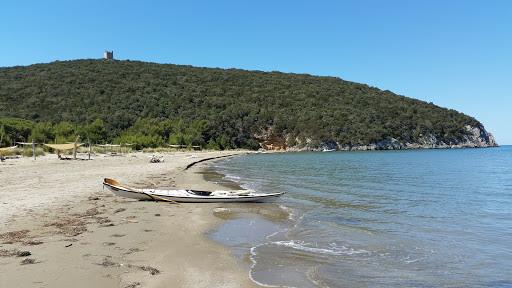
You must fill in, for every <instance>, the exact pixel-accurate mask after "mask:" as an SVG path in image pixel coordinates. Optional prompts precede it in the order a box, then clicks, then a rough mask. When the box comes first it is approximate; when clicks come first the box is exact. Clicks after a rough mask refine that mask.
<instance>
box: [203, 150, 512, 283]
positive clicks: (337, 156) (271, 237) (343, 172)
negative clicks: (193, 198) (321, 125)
mask: <svg viewBox="0 0 512 288" xmlns="http://www.w3.org/2000/svg"><path fill="white" fill-rule="evenodd" d="M215 165H216V169H217V170H218V171H219V172H221V173H223V174H225V175H226V177H227V178H229V179H232V180H235V181H237V182H239V183H241V184H242V185H243V186H245V187H247V188H252V189H255V190H257V191H260V192H277V191H285V192H287V194H286V195H285V196H284V197H283V198H281V199H280V200H278V201H277V204H274V205H280V206H281V207H282V208H283V209H287V210H288V211H290V213H291V214H290V217H289V219H287V220H286V221H273V220H272V219H269V218H268V217H267V218H265V217H255V218H239V219H233V220H231V221H228V222H226V224H224V225H223V226H221V227H220V228H219V229H218V230H217V231H215V232H213V233H212V235H211V237H212V238H213V239H215V240H217V241H220V242H222V243H224V244H226V245H229V246H231V247H232V249H233V251H234V252H235V254H237V255H239V256H240V258H241V259H245V260H244V261H245V263H247V266H248V267H249V268H250V276H251V277H252V278H253V280H254V281H256V282H258V283H260V284H264V285H268V286H270V287H274V286H276V287H282V286H284V287H512V147H511V146H504V147H500V148H491V149H458V150H415V151H382V152H377V151H375V152H315V153H283V154H255V155H249V156H244V157H239V158H233V159H230V160H227V161H223V162H219V163H217V164H215ZM254 205H259V204H254ZM244 261H242V262H244Z"/></svg>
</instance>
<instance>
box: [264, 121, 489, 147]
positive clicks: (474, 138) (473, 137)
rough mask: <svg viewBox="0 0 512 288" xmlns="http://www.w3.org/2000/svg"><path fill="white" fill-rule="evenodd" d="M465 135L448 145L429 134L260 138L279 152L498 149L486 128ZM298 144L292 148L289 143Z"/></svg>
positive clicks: (469, 129)
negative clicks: (350, 141)
mask: <svg viewBox="0 0 512 288" xmlns="http://www.w3.org/2000/svg"><path fill="white" fill-rule="evenodd" d="M464 129H465V132H466V134H465V136H463V137H462V140H459V141H454V142H449V143H446V142H444V141H441V140H438V137H436V136H435V135H432V134H429V135H424V136H422V137H421V138H420V139H419V141H418V142H412V143H409V142H405V143H404V142H400V141H399V140H397V139H395V138H387V139H383V140H380V141H377V142H375V143H371V144H368V145H346V144H345V145H344V144H340V143H338V142H336V141H334V140H327V141H323V142H321V143H319V144H318V143H316V142H315V141H313V140H312V139H311V138H306V139H305V141H301V140H300V139H293V140H291V139H290V137H286V136H284V137H279V136H277V135H275V134H273V133H272V129H270V130H269V131H267V132H266V133H262V134H259V135H256V136H257V138H258V139H260V140H262V142H261V143H260V145H261V146H262V147H263V148H264V149H267V150H279V151H323V150H339V151H365V150H403V149H448V148H487V147H497V146H498V143H497V142H496V140H495V139H494V136H493V135H492V134H491V133H489V132H487V131H486V130H485V128H484V127H483V126H482V125H478V126H470V125H466V126H465V127H464ZM291 142H292V143H294V145H289V143H291Z"/></svg>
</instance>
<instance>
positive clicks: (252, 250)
mask: <svg viewBox="0 0 512 288" xmlns="http://www.w3.org/2000/svg"><path fill="white" fill-rule="evenodd" d="M263 245H265V243H263V244H260V245H257V246H254V247H251V250H250V251H251V256H250V257H249V258H250V259H251V262H252V265H251V269H249V279H251V281H252V282H254V283H256V284H258V285H260V286H262V287H277V288H280V287H281V288H295V287H291V286H282V285H278V286H276V285H271V284H265V283H262V282H259V281H257V280H256V279H254V277H253V276H252V273H253V270H254V266H256V263H257V262H256V260H255V259H254V256H256V255H258V254H257V252H256V249H257V248H258V247H260V246H263Z"/></svg>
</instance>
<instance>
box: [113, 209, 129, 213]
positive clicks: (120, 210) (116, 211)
mask: <svg viewBox="0 0 512 288" xmlns="http://www.w3.org/2000/svg"><path fill="white" fill-rule="evenodd" d="M123 211H126V208H118V209H116V210H114V214H115V213H119V212H123Z"/></svg>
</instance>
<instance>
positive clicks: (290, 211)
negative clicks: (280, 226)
mask: <svg viewBox="0 0 512 288" xmlns="http://www.w3.org/2000/svg"><path fill="white" fill-rule="evenodd" d="M279 208H280V209H282V210H283V211H285V212H286V213H288V220H292V221H295V220H297V214H295V213H294V211H293V209H292V208H290V207H286V206H284V205H282V204H279Z"/></svg>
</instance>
